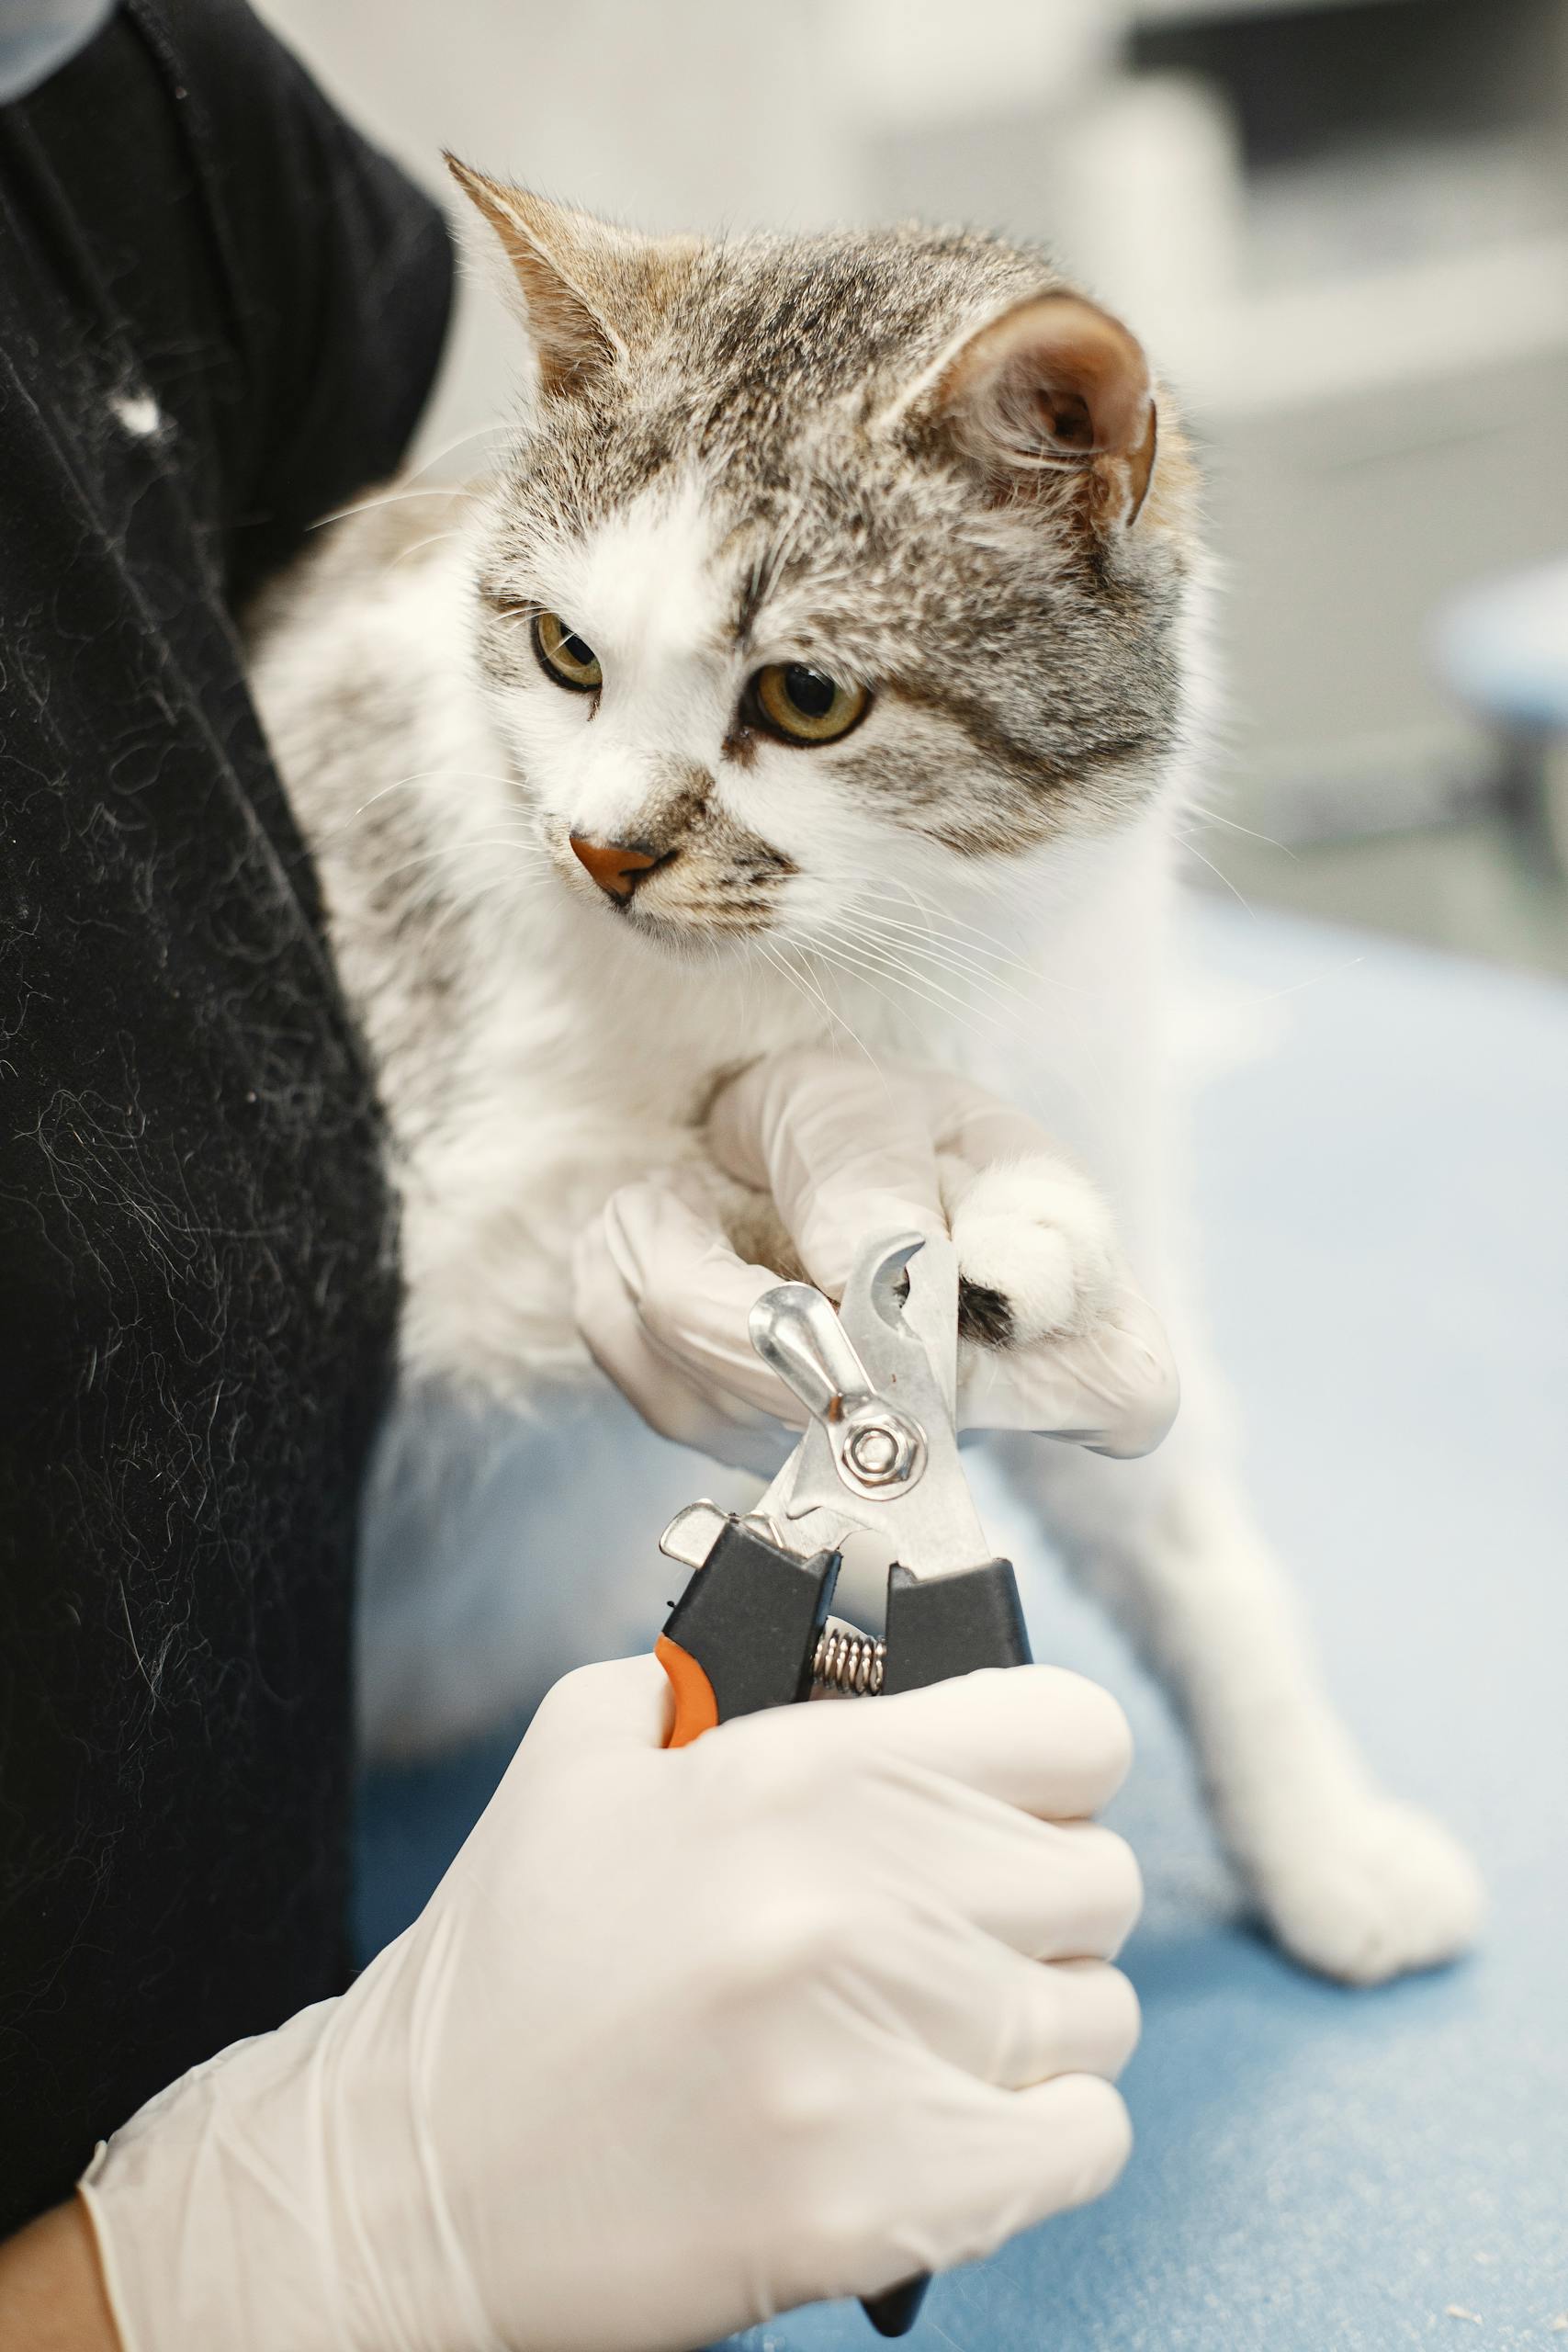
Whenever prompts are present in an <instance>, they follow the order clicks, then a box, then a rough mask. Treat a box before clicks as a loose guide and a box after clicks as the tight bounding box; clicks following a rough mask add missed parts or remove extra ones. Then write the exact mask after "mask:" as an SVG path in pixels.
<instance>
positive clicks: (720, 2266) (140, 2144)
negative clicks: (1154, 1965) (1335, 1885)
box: [85, 1658, 1138, 2352]
mask: <svg viewBox="0 0 1568 2352" xmlns="http://www.w3.org/2000/svg"><path fill="white" fill-rule="evenodd" d="M668 1728H669V1702H668V1698H667V1694H666V1690H665V1684H664V1679H663V1676H662V1675H661V1674H660V1670H659V1668H657V1667H656V1666H655V1664H654V1663H653V1661H652V1660H651V1659H650V1658H633V1659H626V1660H623V1661H621V1662H619V1663H617V1664H615V1665H609V1666H602V1667H591V1668H585V1669H584V1670H582V1671H581V1672H580V1673H577V1674H574V1675H571V1676H570V1677H569V1678H568V1679H567V1680H566V1681H564V1682H563V1683H560V1684H559V1685H558V1686H557V1688H556V1690H555V1691H553V1692H552V1693H551V1694H550V1696H549V1698H548V1699H547V1701H546V1702H545V1704H544V1706H543V1708H542V1709H541V1710H540V1713H539V1714H538V1716H537V1717H536V1721H535V1723H534V1725H533V1728H532V1729H531V1730H530V1732H529V1734H528V1736H527V1737H526V1739H525V1741H524V1743H523V1745H522V1747H521V1748H520V1749H519V1750H518V1753H517V1756H516V1758H514V1760H513V1764H512V1766H511V1769H510V1770H509V1771H508V1773H507V1776H506V1778H505V1780H504V1781H502V1785H501V1788H500V1790H499V1791H498V1792H497V1793H496V1795H495V1797H494V1799H493V1800H492V1802H491V1805H490V1808H489V1810H488V1811H487V1813H486V1814H485V1815H484V1817H483V1819H482V1820H481V1821H480V1822H479V1826H478V1827H477V1828H476V1829H475V1830H474V1832H473V1834H472V1836H471V1837H470V1838H469V1839H468V1843H467V1845H466V1846H465V1847H464V1848H463V1849H462V1851H461V1853H460V1854H459V1855H458V1857H457V1860H456V1861H455V1862H454V1864H453V1866H452V1868H451V1870H450V1871H448V1873H447V1875H446V1879H445V1880H444V1881H443V1883H442V1884H441V1886H440V1887H439V1888H438V1890H437V1891H436V1893H435V1894H434V1896H433V1898H432V1899H431V1902H430V1904H429V1905H428V1906H427V1907H426V1909H425V1911H424V1913H423V1917H421V1918H420V1919H419V1920H418V1921H416V1923H415V1924H414V1926H413V1927H412V1928H410V1929H409V1930H408V1932H407V1933H406V1934H405V1935H403V1936H402V1937H400V1939H399V1940H398V1941H397V1942H396V1943H394V1944H393V1945H391V1946H390V1947H389V1950H387V1951H384V1952H383V1953H382V1954H381V1956H380V1958H379V1959H378V1960H377V1961H376V1962H374V1963H373V1964H372V1965H371V1967H370V1968H369V1969H367V1972H366V1973H365V1974H364V1976H362V1977H361V1978H360V1980H359V1982H358V1983H357V1984H356V1985H355V1987H354V1989H353V1990H352V1991H351V1992H349V1993H348V1994H346V1995H344V1997H343V1998H342V1999H341V2000H337V2001H331V2002H326V2003H323V2004H322V2005H321V2006H320V2007H316V2008H312V2009H308V2010H306V2011H304V2012H303V2013H302V2014H301V2015H300V2016H299V2017H297V2018H294V2019H293V2020H292V2021H291V2022H290V2023H289V2024H288V2025H287V2026H285V2027H283V2028H282V2029H281V2030H279V2031H277V2032H276V2033H273V2034H267V2035H264V2036H262V2037H261V2038H260V2039H259V2040H256V2041H249V2042H243V2043H241V2044H239V2045H238V2046H237V2047H236V2048H234V2049H233V2050H231V2051H229V2052H225V2053H224V2054H223V2055H222V2056H220V2057H219V2058H217V2059H214V2060H213V2061H212V2062H211V2063H210V2064H208V2065H206V2066H202V2067H198V2068H197V2070H196V2071H195V2073H194V2074H192V2075H187V2076H186V2077H185V2078H184V2079H183V2080H182V2081H181V2082H178V2083H176V2084H175V2086H173V2087H172V2088H171V2089H170V2090H168V2091H166V2092H165V2093H164V2095H163V2096H162V2097H161V2098H158V2099H156V2100H154V2101H153V2102H152V2105H151V2106H150V2107H148V2108H147V2109H143V2111H142V2113H141V2115H140V2116H138V2117H136V2118H135V2119H134V2120H132V2121H131V2122H130V2124H128V2125H127V2126H126V2127H125V2129H124V2130H123V2131H119V2132H118V2133H117V2134H116V2136H115V2138H114V2139H113V2140H112V2141H111V2142H110V2143H109V2145H108V2148H107V2154H102V2155H101V2156H100V2159H99V2161H98V2163H97V2165H96V2166H95V2168H94V2171H93V2173H92V2174H91V2175H90V2177H89V2180H88V2184H87V2187H86V2191H85V2193H86V2196H87V2199H88V2200H89V2203H90V2206H91V2209H92V2214H93V2219H94V2222H95V2225H96V2232H97V2235H98V2240H99V2244H100V2246H101V2248H102V2252H103V2256H104V2265H105V2271H106V2276H107V2282H108V2287H109V2292H110V2297H111V2301H112V2303H113V2307H114V2310H115V2313H116V2316H117V2318H118V2324H119V2327H120V2329H121V2332H122V2335H123V2339H124V2344H125V2346H126V2347H127V2352H186V2347H189V2352H197V2347H199V2352H279V2347H281V2346H288V2352H501V2347H505V2352H639V2347H641V2348H642V2352H655V2348H656V2347H669V2352H678V2348H680V2347H689V2346H692V2345H694V2344H696V2343H700V2342H706V2341H709V2340H711V2339H712V2338H713V2337H715V2336H716V2335H723V2334H725V2333H726V2332H728V2330H730V2329H732V2328H736V2327H739V2326H742V2325H745V2324H749V2323H750V2322H753V2321H757V2320H760V2319H762V2318H764V2317H765V2316H766V2315H767V2314H769V2313H770V2312H774V2311H778V2310H780V2309H783V2308H785V2307H787V2306H789V2305H791V2304H795V2303H798V2302H802V2301H807V2300H810V2299H813V2298H816V2297H818V2296H824V2295H837V2294H845V2293H850V2292H860V2293H870V2292H874V2291H876V2290H880V2289H882V2288H886V2287H887V2286H889V2285H890V2284H892V2283H894V2282H895V2281H897V2280H899V2279H901V2278H906V2277H908V2275H909V2274H910V2273H911V2272H912V2271H918V2270H921V2269H930V2268H940V2267H946V2266H947V2265H949V2264H952V2263H954V2262H959V2261H963V2260H964V2259H966V2258H968V2257H970V2256H977V2255H980V2254H984V2253H985V2252H987V2250H988V2249H989V2248H991V2247H992V2246H994V2245H998V2244H999V2243H1000V2241H1001V2240H1002V2239H1004V2238H1006V2237H1008V2236H1010V2234H1011V2233H1013V2232H1014V2231H1016V2230H1019V2229H1021V2228H1023V2227H1025V2226H1027V2225H1028V2224H1029V2223H1031V2222H1037V2221H1039V2220H1041V2219H1042V2218H1043V2216H1045V2215H1047V2214H1050V2213H1054V2212H1057V2211H1061V2210H1062V2209H1064V2208H1065V2207H1067V2206H1071V2205H1076V2204H1079V2203H1081V2202H1083V2201H1084V2200H1085V2199H1088V2198H1091V2197H1094V2196H1097V2195H1099V2194H1100V2191H1101V2190H1103V2189H1104V2188H1108V2187H1109V2185H1110V2184H1111V2181H1112V2180H1113V2179H1114V2178H1115V2177H1116V2175H1117V2173H1118V2172H1119V2170H1120V2169H1121V2166H1122V2161H1123V2159H1124V2157H1125V2154H1126V2152H1127V2145H1128V2126H1127V2119H1126V2114H1125V2111H1124V2109H1123V2108H1122V2101H1121V2099H1120V2098H1119V2097H1118V2095H1117V2093H1116V2092H1115V2091H1114V2090H1113V2089H1112V2088H1111V2077H1113V2076H1114V2075H1116V2073H1117V2072H1118V2070H1119V2068H1120V2067H1121V2065H1122V2062H1123V2061H1124V2059H1125V2058H1126V2057H1127V2055H1128V2052H1130V2050H1131V2049H1132V2046H1133V2043H1134V2038H1135V2034H1136V2019H1137V2011H1136V2004H1135V2001H1134V1996H1133V1993H1132V1990H1131V1987H1130V1986H1129V1985H1128V1984H1127V1982H1126V1980H1125V1979H1124V1978H1123V1977H1122V1975H1121V1974H1120V1973H1118V1972H1117V1971H1116V1970H1115V1969H1113V1968H1111V1967H1110V1966H1108V1965H1107V1964H1106V1963H1107V1962H1108V1960H1109V1958H1110V1956H1111V1954H1112V1953H1114V1952H1115V1951H1116V1950H1117V1948H1118V1946H1119V1945H1120V1943H1121V1941H1122V1938H1123V1937H1124V1936H1125V1934H1126V1932H1127V1930H1128V1928H1129V1927H1130V1926H1131V1924H1132V1921H1133V1918H1134V1914H1135V1912H1136V1909H1137V1905H1138V1876H1137V1870H1136V1866H1135V1864H1134V1860H1133V1858H1132V1855H1131V1853H1130V1852H1129V1851H1128V1849H1127V1848H1126V1847H1125V1846H1124V1845H1123V1844H1122V1841H1121V1840H1120V1839H1119V1838H1116V1837H1114V1836H1113V1835H1112V1834H1111V1832H1110V1831H1108V1830H1105V1829H1102V1828H1100V1827H1097V1826H1094V1825H1093V1824H1092V1823H1091V1822H1090V1821H1089V1819H1088V1817H1087V1816H1088V1815H1090V1814H1091V1813H1092V1812H1093V1811H1094V1810H1095V1809H1096V1808H1097V1807H1099V1806H1100V1805H1101V1804H1104V1803H1105V1801H1106V1800H1107V1798H1109V1797H1110V1796H1111V1793H1112V1792H1113V1791H1114V1789H1115V1787H1116V1785H1117V1783H1118V1781H1120V1779H1121V1777H1122V1770H1123V1769H1124V1767H1125V1763H1126V1758H1127V1752H1128V1747H1127V1732H1126V1726H1125V1724H1124V1722H1123V1719H1122V1714H1121V1712H1120V1710H1119V1709H1118V1708H1117V1706H1116V1704H1115V1702H1113V1701H1112V1700H1111V1699H1109V1698H1108V1697H1107V1696H1106V1695H1105V1694H1104V1692H1103V1691H1099V1690H1097V1689H1095V1688H1094V1687H1093V1686H1092V1685H1091V1684H1089V1683H1086V1682H1084V1681H1081V1680H1080V1679H1078V1678H1077V1677H1076V1676H1074V1675H1070V1674H1065V1673H1060V1672H1057V1671H1055V1670H1054V1669H1052V1668H1046V1667H1023V1668H1017V1669H1015V1670H1014V1671H1012V1672H1010V1673H1006V1674H983V1675H972V1676H969V1677H967V1678H965V1679H962V1680H959V1681H954V1682H948V1683H944V1684H942V1685H940V1686H939V1687H937V1688H935V1689H932V1690H929V1691H913V1692H910V1693H909V1694H908V1695H907V1696H904V1697H899V1698H887V1699H883V1700H878V1701H877V1702H874V1704H865V1705H849V1704H846V1705H829V1706H814V1707H795V1708H785V1709H781V1710H778V1711H775V1712H773V1713H763V1714H758V1715H751V1716H748V1717H746V1718H745V1719H744V1720H742V1721H739V1722H736V1723H732V1724H726V1725H724V1726H722V1727H721V1728H720V1729H719V1730H717V1731H716V1732H714V1733H713V1734H711V1735H710V1736H708V1737H707V1738H705V1739H703V1740H699V1741H698V1742H697V1743H696V1744H695V1746H694V1747H689V1748H684V1749H670V1748H666V1747H665V1746H664V1742H665V1739H666V1736H667V1733H668Z"/></svg>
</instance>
